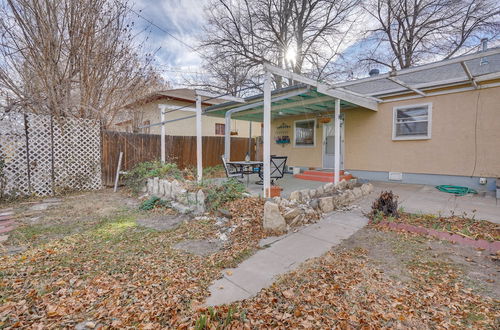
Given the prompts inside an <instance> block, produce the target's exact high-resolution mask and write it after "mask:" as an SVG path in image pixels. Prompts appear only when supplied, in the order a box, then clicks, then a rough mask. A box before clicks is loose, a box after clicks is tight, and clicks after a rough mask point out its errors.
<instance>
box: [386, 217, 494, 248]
mask: <svg viewBox="0 0 500 330" xmlns="http://www.w3.org/2000/svg"><path fill="white" fill-rule="evenodd" d="M377 225H382V226H386V227H388V228H391V229H397V230H405V231H408V232H410V233H415V234H420V235H427V236H432V237H434V238H438V239H442V240H445V241H449V242H453V243H457V244H460V245H465V246H470V247H474V248H479V249H484V250H488V251H490V252H494V253H497V252H498V251H500V241H494V242H489V241H487V240H484V239H477V240H476V239H472V238H468V237H463V236H460V235H458V234H452V233H447V232H444V231H439V230H435V229H430V228H425V227H420V226H414V225H410V224H407V223H396V222H389V221H382V222H379V223H377Z"/></svg>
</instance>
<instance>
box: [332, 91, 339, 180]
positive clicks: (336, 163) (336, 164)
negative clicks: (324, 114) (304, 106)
mask: <svg viewBox="0 0 500 330" xmlns="http://www.w3.org/2000/svg"><path fill="white" fill-rule="evenodd" d="M334 125H335V128H334V130H335V131H334V132H335V155H334V157H335V160H334V166H333V170H334V171H335V174H334V180H333V182H334V183H335V184H337V183H339V181H340V99H338V98H337V99H335V121H334Z"/></svg>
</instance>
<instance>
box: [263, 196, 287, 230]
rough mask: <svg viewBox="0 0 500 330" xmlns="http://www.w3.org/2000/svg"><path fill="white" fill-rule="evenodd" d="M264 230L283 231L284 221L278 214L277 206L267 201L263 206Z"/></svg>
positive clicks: (284, 228) (284, 227)
mask: <svg viewBox="0 0 500 330" xmlns="http://www.w3.org/2000/svg"><path fill="white" fill-rule="evenodd" d="M263 227H264V230H269V231H285V230H286V221H285V218H283V216H282V215H281V213H280V209H279V207H278V204H276V203H273V202H269V201H267V202H266V203H265V204H264V222H263Z"/></svg>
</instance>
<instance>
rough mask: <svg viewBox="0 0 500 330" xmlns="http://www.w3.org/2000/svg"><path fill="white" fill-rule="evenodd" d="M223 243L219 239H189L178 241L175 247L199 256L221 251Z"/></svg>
mask: <svg viewBox="0 0 500 330" xmlns="http://www.w3.org/2000/svg"><path fill="white" fill-rule="evenodd" d="M222 247H223V244H222V242H221V241H219V240H217V241H216V240H188V241H183V242H180V243H177V244H175V245H174V249H177V250H182V251H185V252H189V253H192V254H195V255H198V256H208V255H211V254H214V253H216V252H218V251H220V250H221V249H222Z"/></svg>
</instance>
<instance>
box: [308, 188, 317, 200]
mask: <svg viewBox="0 0 500 330" xmlns="http://www.w3.org/2000/svg"><path fill="white" fill-rule="evenodd" d="M317 194H318V191H317V190H316V189H311V190H309V197H311V198H314V197H316V196H317Z"/></svg>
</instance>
